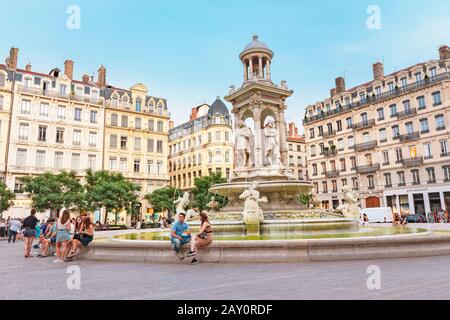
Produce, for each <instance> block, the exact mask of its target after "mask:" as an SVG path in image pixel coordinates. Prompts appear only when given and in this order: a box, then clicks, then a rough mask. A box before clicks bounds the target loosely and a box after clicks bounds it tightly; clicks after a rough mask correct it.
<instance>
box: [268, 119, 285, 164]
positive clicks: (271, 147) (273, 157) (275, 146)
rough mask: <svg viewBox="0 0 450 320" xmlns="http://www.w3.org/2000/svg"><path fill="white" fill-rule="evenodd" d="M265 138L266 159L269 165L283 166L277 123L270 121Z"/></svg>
mask: <svg viewBox="0 0 450 320" xmlns="http://www.w3.org/2000/svg"><path fill="white" fill-rule="evenodd" d="M264 136H265V138H266V141H265V146H266V159H267V165H269V166H273V165H281V155H280V147H279V143H278V131H277V129H276V128H275V123H274V122H273V121H269V122H268V123H267V124H266V126H265V128H264Z"/></svg>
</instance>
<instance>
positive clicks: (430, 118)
mask: <svg viewBox="0 0 450 320" xmlns="http://www.w3.org/2000/svg"><path fill="white" fill-rule="evenodd" d="M383 69H384V68H383V64H382V63H381V62H377V63H375V64H374V65H373V80H371V81H369V82H367V83H364V84H361V85H358V86H356V87H354V88H351V89H346V87H345V80H344V78H342V77H339V78H337V79H336V81H335V82H336V88H333V89H332V90H331V91H330V97H329V98H327V99H325V100H323V101H320V102H317V103H315V104H313V105H310V106H308V107H307V108H306V114H305V118H304V127H305V133H306V147H307V156H308V170H309V173H310V178H311V179H312V183H313V185H314V188H315V190H316V192H317V193H318V197H319V199H320V200H321V202H322V206H323V207H325V208H332V207H334V208H336V207H337V206H339V205H341V204H342V203H343V202H342V201H343V194H342V192H341V190H342V187H343V186H344V185H350V186H352V187H353V189H355V190H358V192H359V195H360V200H361V207H362V208H366V207H378V206H390V207H392V208H393V210H394V212H399V211H401V212H403V213H405V214H414V213H425V212H432V211H436V210H439V209H441V208H449V207H450V150H449V138H450V48H449V47H448V46H442V47H440V48H439V59H435V60H430V61H427V62H422V63H418V64H416V65H414V66H411V67H408V68H405V69H403V70H400V71H396V72H394V73H391V74H389V75H384V70H383Z"/></svg>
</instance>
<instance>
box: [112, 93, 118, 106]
mask: <svg viewBox="0 0 450 320" xmlns="http://www.w3.org/2000/svg"><path fill="white" fill-rule="evenodd" d="M118 100H119V99H118V98H117V96H113V97H112V106H113V107H117V103H118Z"/></svg>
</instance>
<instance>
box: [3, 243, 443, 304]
mask: <svg viewBox="0 0 450 320" xmlns="http://www.w3.org/2000/svg"><path fill="white" fill-rule="evenodd" d="M22 246H23V242H18V243H17V242H16V243H15V244H8V243H7V241H0V257H1V258H0V288H1V290H0V299H206V300H208V299H223V300H230V299H238V300H239V299H389V300H390V299H394V300H395V299H402V300H403V299H406V300H408V299H438V300H441V299H450V256H443V257H429V258H415V259H398V260H371V261H356V262H355V261H351V262H326V263H303V264H199V265H196V266H191V265H186V264H183V265H173V264H172V265H163V264H150V263H119V262H95V261H74V262H71V263H65V264H55V263H53V260H54V258H46V259H39V258H29V259H25V258H23V256H22V248H23V247H22ZM74 265H75V266H79V268H80V271H81V289H80V290H69V289H68V287H67V280H68V278H69V276H70V274H68V273H67V271H68V270H67V268H68V267H69V266H74ZM371 265H377V266H379V267H380V270H381V289H380V290H369V289H368V288H367V279H368V278H369V276H370V275H369V274H367V268H368V267H369V266H371Z"/></svg>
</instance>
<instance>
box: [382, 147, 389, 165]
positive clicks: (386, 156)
mask: <svg viewBox="0 0 450 320" xmlns="http://www.w3.org/2000/svg"><path fill="white" fill-rule="evenodd" d="M383 164H384V165H388V164H389V151H388V150H384V151H383Z"/></svg>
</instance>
